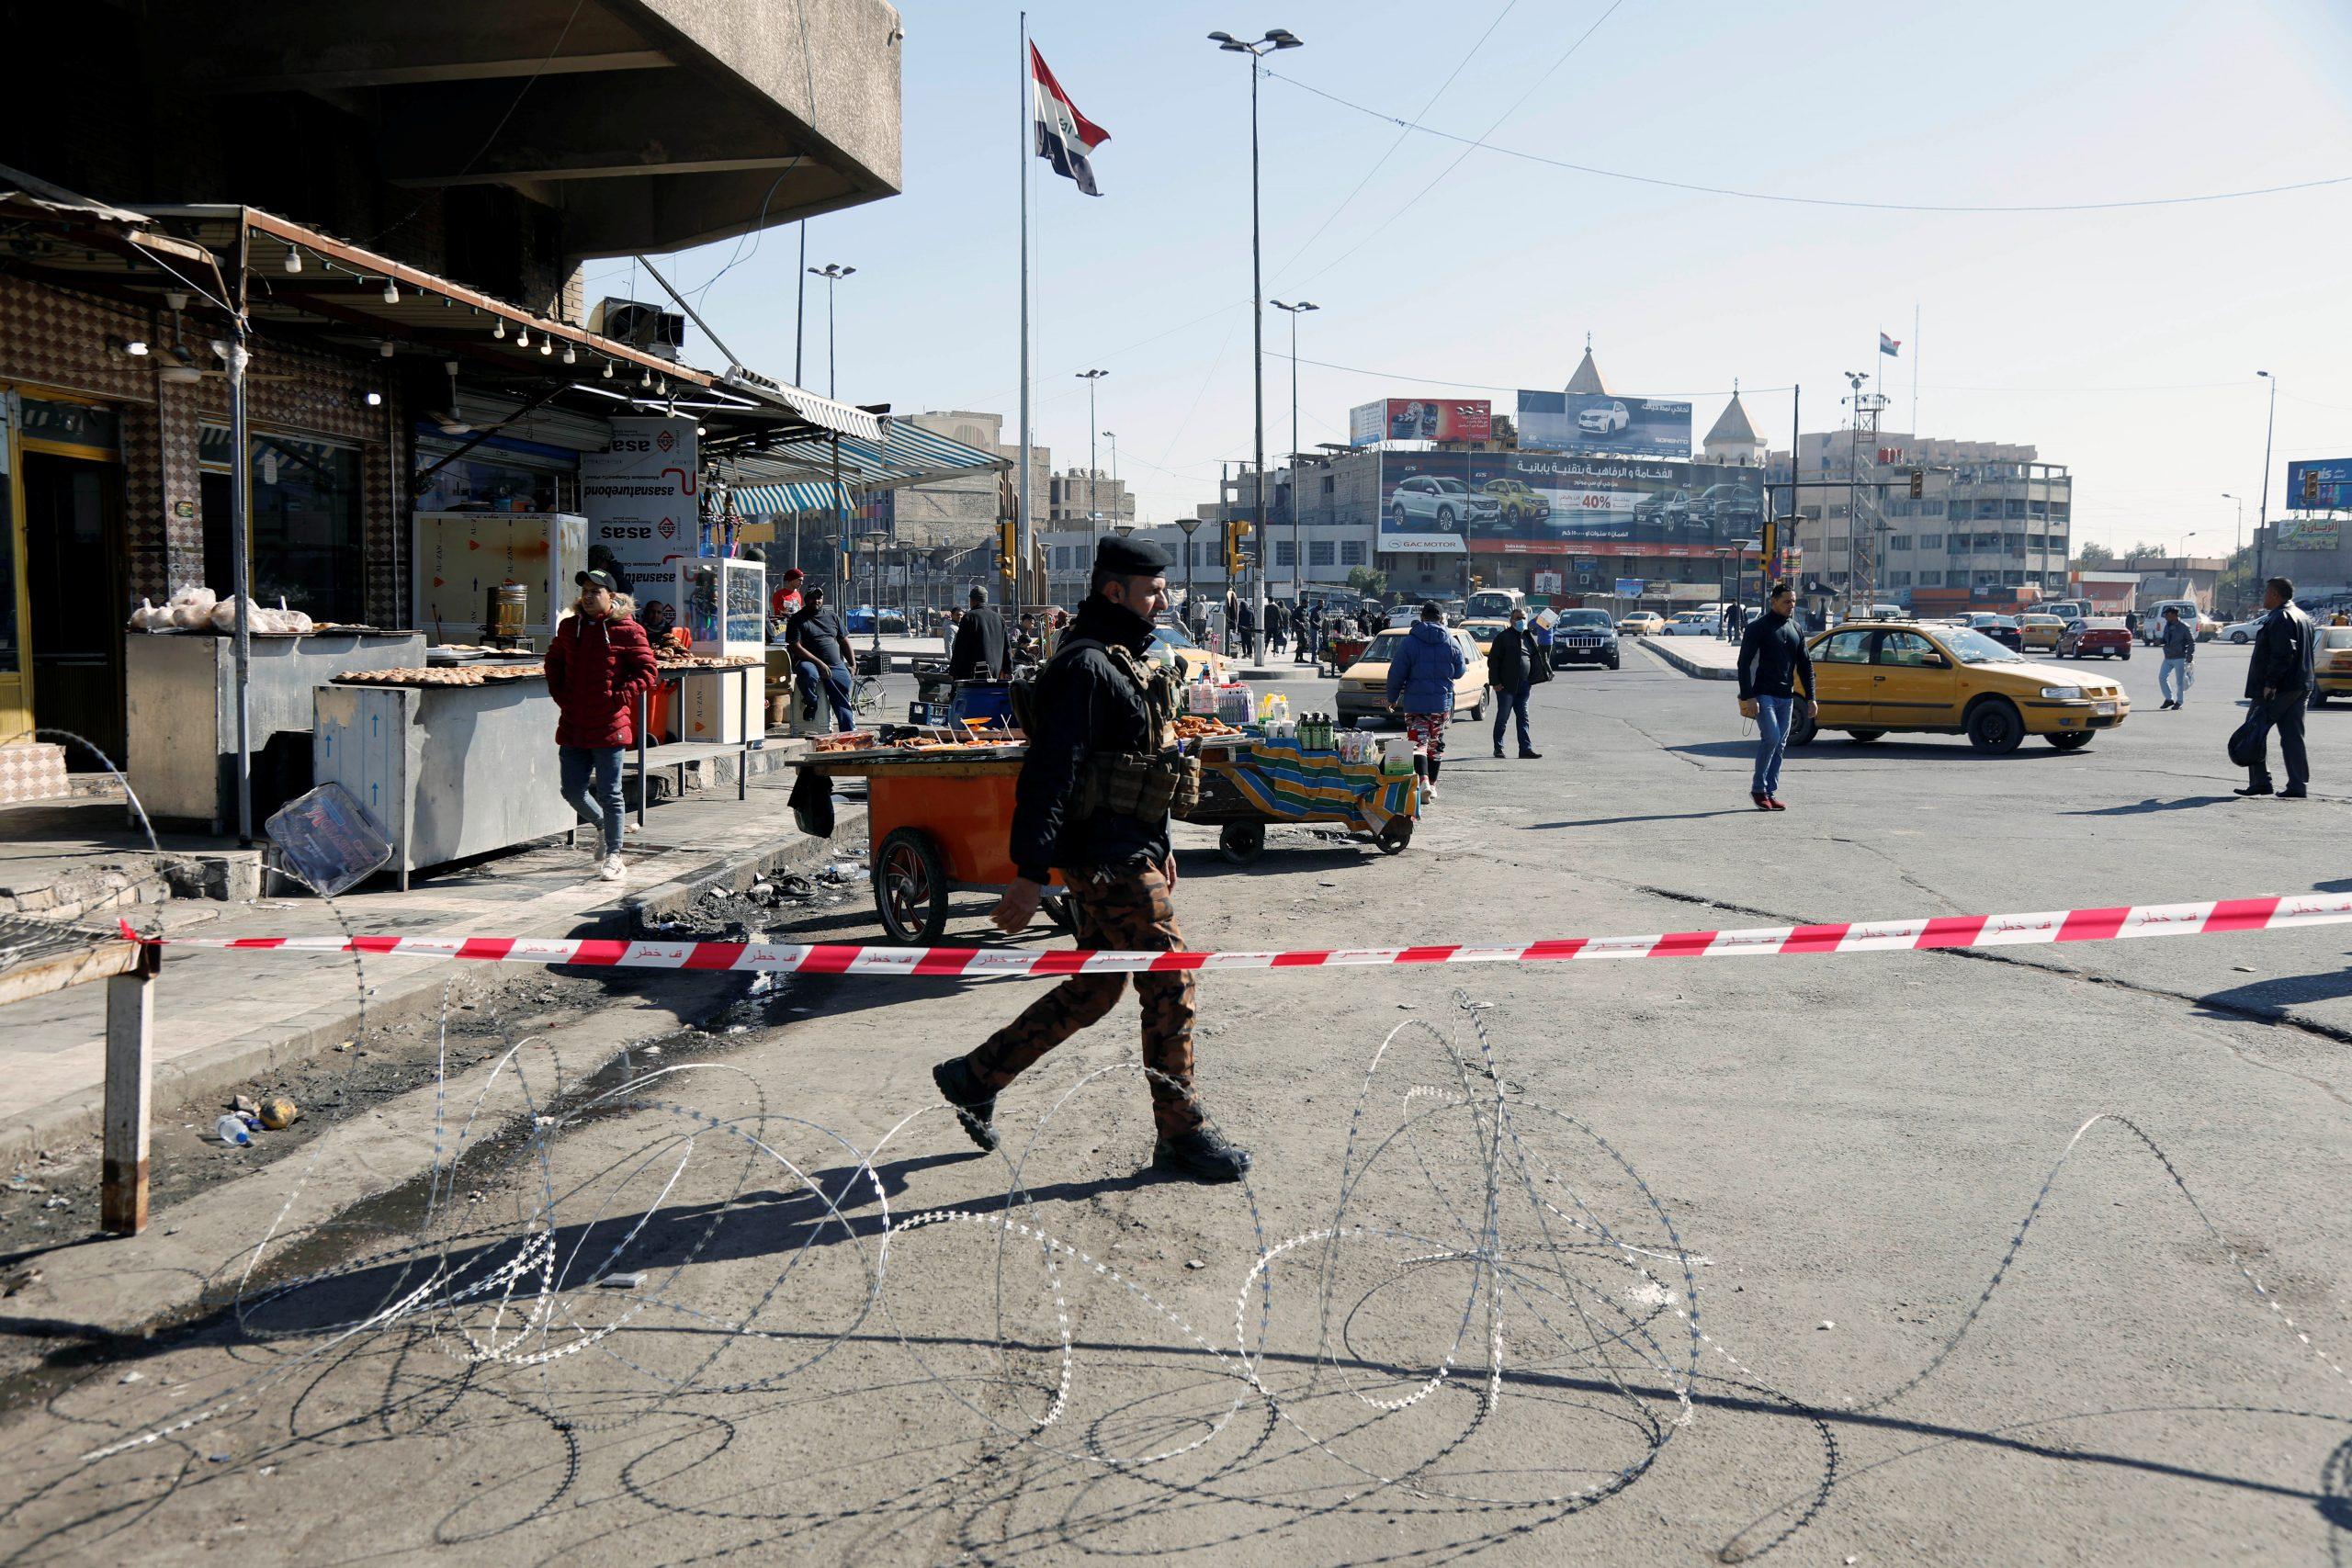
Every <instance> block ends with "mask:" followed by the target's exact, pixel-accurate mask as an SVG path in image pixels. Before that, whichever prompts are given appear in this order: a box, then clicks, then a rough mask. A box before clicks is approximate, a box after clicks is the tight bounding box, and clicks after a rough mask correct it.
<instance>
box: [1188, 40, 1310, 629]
mask: <svg viewBox="0 0 2352 1568" xmlns="http://www.w3.org/2000/svg"><path fill="white" fill-rule="evenodd" d="M1209 39H1210V41H1211V42H1213V43H1215V44H1216V46H1217V48H1219V49H1221V50H1224V51H1227V52H1229V53H1233V54H1246V55H1248V56H1249V57H1250V382H1251V385H1252V388H1253V391H1254V402H1255V405H1256V414H1255V421H1256V432H1257V445H1256V450H1257V464H1256V470H1257V475H1256V484H1257V491H1256V500H1255V502H1253V503H1252V506H1251V510H1252V511H1253V512H1254V513H1255V514H1256V516H1255V521H1254V524H1253V531H1254V532H1255V533H1256V534H1257V536H1258V549H1259V551H1260V558H1259V559H1260V567H1259V571H1258V586H1257V588H1256V590H1255V593H1254V597H1255V599H1256V601H1257V610H1256V615H1257V618H1258V624H1259V625H1261V626H1263V625H1264V624H1265V620H1266V573H1265V569H1264V554H1263V552H1264V550H1265V547H1266V285H1265V277H1264V265H1265V258H1264V254H1263V249H1264V247H1263V245H1262V243H1261V233H1260V229H1259V222H1258V61H1259V59H1260V57H1261V56H1263V55H1268V54H1272V52H1273V51H1276V50H1278V49H1296V48H1298V47H1299V46H1300V44H1301V42H1302V41H1303V40H1301V39H1300V38H1299V37H1298V35H1297V34H1295V33H1294V32H1292V31H1290V30H1289V29H1288V28H1267V29H1266V36H1265V37H1264V38H1261V39H1259V40H1258V41H1257V42H1255V43H1244V42H1242V41H1241V40H1240V39H1238V38H1235V37H1234V36H1233V35H1232V34H1231V33H1211V34H1209ZM1291 445H1292V446H1297V445H1298V444H1297V442H1295V441H1294V442H1292V443H1291Z"/></svg>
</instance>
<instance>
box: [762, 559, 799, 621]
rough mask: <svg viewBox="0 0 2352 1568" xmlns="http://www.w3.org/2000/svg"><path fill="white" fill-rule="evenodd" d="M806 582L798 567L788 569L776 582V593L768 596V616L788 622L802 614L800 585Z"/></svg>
mask: <svg viewBox="0 0 2352 1568" xmlns="http://www.w3.org/2000/svg"><path fill="white" fill-rule="evenodd" d="M802 581H805V579H803V578H802V576H801V573H800V569H799V568H798V567H797V566H788V567H786V568H785V569H784V575H783V576H782V577H781V578H778V579H777V580H776V585H775V592H773V593H771V594H769V595H768V614H769V615H773V616H775V618H776V619H777V620H779V621H788V620H790V619H792V617H793V616H795V615H798V614H800V584H801V583H802Z"/></svg>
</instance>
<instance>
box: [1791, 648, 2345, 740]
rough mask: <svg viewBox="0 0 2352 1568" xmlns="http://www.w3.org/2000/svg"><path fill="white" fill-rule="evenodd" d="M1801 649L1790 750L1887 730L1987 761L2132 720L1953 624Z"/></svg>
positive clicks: (2106, 698) (2107, 699)
mask: <svg viewBox="0 0 2352 1568" xmlns="http://www.w3.org/2000/svg"><path fill="white" fill-rule="evenodd" d="M1805 647H1806V649H1807V651H1808V652H1810V653H1811V654H1812V656H1813V676H1814V681H1815V684H1816V685H1818V686H1819V687H1820V690H1819V691H1817V692H1815V694H1814V697H1815V700H1816V701H1817V702H1819V703H1820V705H1821V716H1820V717H1819V718H1818V719H1817V720H1816V719H1813V718H1809V717H1807V716H1805V715H1804V712H1803V710H1799V712H1798V713H1797V715H1796V716H1795V722H1794V723H1793V724H1792V725H1791V727H1790V735H1789V743H1790V744H1791V745H1792V746H1803V745H1804V744H1805V743H1806V742H1808V741H1810V740H1811V739H1813V738H1814V737H1815V735H1817V734H1818V733H1820V732H1821V731H1822V730H1824V729H1842V730H1844V731H1846V733H1847V734H1849V735H1850V736H1851V737H1853V739H1855V740H1857V741H1871V740H1876V739H1878V738H1879V737H1880V736H1882V735H1885V734H1887V733H1889V732H1890V731H1905V732H1909V733H1913V734H1928V735H1965V736H1967V737H1968V739H1969V743H1970V744H1971V745H1973V746H1974V747H1975V748H1976V750H1979V751H1985V752H1989V753H1992V754H1995V755H1999V754H2002V753H2006V752H2009V751H2014V750H2017V749H2018V745H2019V744H2020V743H2021V742H2022V741H2023V740H2024V739H2025V738H2026V737H2027V736H2029V735H2039V736H2041V738H2042V739H2044V740H2047V741H2049V742H2050V744H2052V746H2055V747H2057V748H2058V749H2059V750H2062V751H2072V750H2075V749H2076V748H2077V747H2082V746H2087V745H2088V744H2090V739H2091V737H2092V736H2093V735H2095V734H2097V733H2098V731H2100V730H2102V729H2112V728H2115V727H2116V726H2118V725H2120V724H2121V723H2122V722H2123V721H2124V719H2125V718H2127V717H2129V716H2131V699H2130V698H2129V697H2127V696H2125V695H2124V694H2123V688H2122V686H2121V685H2120V683H2118V682H2114V681H2110V680H2105V679H2100V678H2096V677H2093V676H2090V675H2086V674H2082V673H2079V672H2077V671H2073V670H2067V669H2064V668H2062V667H2061V666H2059V665H2055V664H2041V663H2037V662H2035V661H2034V660H2030V659H2028V658H2026V656H2025V655H2023V654H2022V653H2016V652H2012V651H2011V650H2010V649H2006V648H2003V647H2002V646H2001V645H2000V644H1999V643H1997V642H1995V641H1994V640H1993V639H1992V638H1991V637H1986V636H1985V634H1984V633H1982V632H1977V631H1972V630H1969V629H1967V628H1965V627H1962V626H1924V625H1921V624H1919V623H1917V622H1914V621H1872V622H1871V623H1869V624H1867V625H1855V626H1839V627H1838V628H1836V629H1835V630H1832V631H1826V632H1822V633H1820V634H1818V635H1816V636H1815V637H1813V638H1812V640H1811V641H1809V642H1808V643H1807V644H1806V645H1805ZM2347 673H2352V671H2347Z"/></svg>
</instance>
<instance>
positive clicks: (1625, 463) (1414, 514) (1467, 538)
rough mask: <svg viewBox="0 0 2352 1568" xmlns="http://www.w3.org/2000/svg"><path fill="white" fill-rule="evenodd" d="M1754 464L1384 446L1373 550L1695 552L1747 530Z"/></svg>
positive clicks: (1755, 491) (1751, 523)
mask: <svg viewBox="0 0 2352 1568" xmlns="http://www.w3.org/2000/svg"><path fill="white" fill-rule="evenodd" d="M1763 522H1764V485H1763V473H1762V470H1760V469H1758V468H1729V467H1723V466H1719V465H1715V464H1711V463H1689V462H1683V463H1666V462H1655V461H1648V460H1644V459H1640V458H1626V459H1619V458H1610V457H1579V456H1573V455H1569V454H1565V453H1551V452H1386V453H1383V454H1382V456H1381V461H1380V525H1379V532H1378V540H1379V547H1380V549H1381V550H1383V551H1385V552H1388V553H1392V554H1394V553H1408V554H1423V555H1450V554H1455V553H1459V552H1461V551H1463V550H1464V549H1467V548H1482V549H1498V550H1501V551H1504V552H1506V553H1509V554H1515V555H1532V554H1549V553H1552V552H1555V551H1557V552H1560V553H1563V554H1580V555H1587V556H1600V555H1704V554H1707V553H1708V552H1710V551H1712V550H1713V548H1714V547H1716V546H1718V545H1721V544H1724V543H1728V542H1729V541H1731V540H1734V539H1745V538H1753V537H1755V536H1757V534H1758V531H1759V530H1760V529H1761V528H1762V526H1763Z"/></svg>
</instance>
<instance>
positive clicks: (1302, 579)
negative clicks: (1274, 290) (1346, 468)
mask: <svg viewBox="0 0 2352 1568" xmlns="http://www.w3.org/2000/svg"><path fill="white" fill-rule="evenodd" d="M1300 313H1301V312H1299V311H1297V310H1293V311H1292V312H1291V313H1290V602H1291V603H1292V604H1299V603H1301V602H1303V601H1304V600H1305V599H1306V552H1305V551H1303V550H1301V549H1300V548H1299V545H1298V318H1299V315H1300ZM1463 534H1464V537H1467V536H1468V534H1469V529H1468V528H1467V527H1466V526H1465V527H1464V529H1463ZM1294 629H1295V628H1294Z"/></svg>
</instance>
